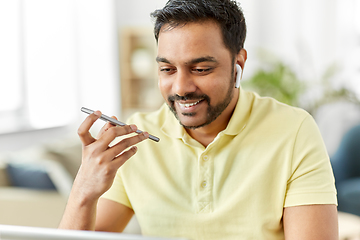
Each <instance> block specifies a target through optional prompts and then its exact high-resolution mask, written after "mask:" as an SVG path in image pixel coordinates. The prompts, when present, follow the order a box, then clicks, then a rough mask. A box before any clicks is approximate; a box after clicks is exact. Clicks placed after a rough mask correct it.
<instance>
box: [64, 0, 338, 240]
mask: <svg viewBox="0 0 360 240" xmlns="http://www.w3.org/2000/svg"><path fill="white" fill-rule="evenodd" d="M152 15H153V17H154V18H155V21H156V23H155V37H156V40H157V42H158V55H157V62H158V66H159V67H158V68H159V88H160V90H161V93H162V95H163V97H164V99H165V100H166V103H167V104H166V105H167V106H166V105H164V106H163V107H161V108H160V109H159V110H158V111H157V112H154V113H149V114H140V113H139V114H135V115H134V116H133V117H132V118H130V120H129V123H135V124H136V125H137V126H138V127H139V128H140V129H144V130H147V131H151V133H153V134H154V135H155V136H158V137H160V139H161V140H160V142H159V143H156V142H153V141H143V140H145V139H146V138H147V137H148V134H147V133H144V134H140V135H136V136H132V137H126V136H125V135H127V134H129V133H133V132H134V131H135V130H136V129H137V127H136V126H135V125H130V126H126V127H113V126H111V125H110V124H106V125H105V126H104V128H103V129H102V130H101V131H100V133H99V136H98V138H97V139H95V138H93V137H92V136H91V135H90V134H89V129H90V127H91V126H92V124H93V123H94V122H95V121H96V120H97V119H98V118H99V115H100V112H96V113H95V114H92V115H89V116H88V117H87V118H86V119H85V121H84V122H83V123H82V125H81V126H80V128H79V136H80V139H81V141H82V142H83V161H82V165H81V167H80V170H79V173H78V176H77V178H76V180H75V182H74V186H73V190H72V193H71V195H70V198H69V202H68V205H67V208H66V210H65V213H64V217H63V220H62V223H61V225H60V227H61V228H71V229H89V230H93V229H96V230H102V231H122V230H123V229H124V228H125V226H126V224H127V223H128V221H129V220H130V219H131V217H132V216H133V214H134V213H135V214H136V216H137V219H138V221H139V224H140V226H141V228H142V232H143V233H144V234H145V235H151V236H167V237H185V238H189V239H267V240H270V239H287V240H289V239H307V240H310V239H316V240H320V239H324V240H325V239H326V240H332V239H337V238H338V237H337V210H336V191H335V187H334V179H333V176H332V171H331V167H330V163H329V158H328V156H327V154H326V150H325V147H324V145H323V143H322V140H321V137H320V134H319V131H318V130H317V128H316V125H315V123H314V121H313V119H312V118H311V116H310V115H309V114H307V113H306V112H305V111H303V110H300V109H297V108H292V107H289V106H286V105H284V104H281V103H279V102H277V101H275V100H273V99H271V98H261V97H259V96H257V95H256V94H254V93H251V92H246V91H244V90H243V89H241V87H240V88H235V81H236V76H237V77H239V75H240V74H241V73H240V72H239V71H237V70H236V64H238V65H239V66H240V67H241V68H242V69H244V66H245V62H246V59H247V53H246V51H245V49H244V48H243V44H244V40H245V35H246V26H245V20H244V17H243V14H242V12H241V10H240V8H239V7H238V6H237V4H236V3H235V2H234V1H230V0H188V1H180V0H170V1H169V2H168V3H167V4H166V6H165V7H164V8H163V9H162V10H157V11H155V12H154V13H153V14H152ZM118 136H122V137H123V140H121V141H120V142H119V143H117V144H116V145H114V146H112V147H109V144H110V143H111V142H112V141H113V140H114V139H115V138H116V137H118ZM124 136H125V137H124ZM135 144H137V147H134V145H135ZM129 147H130V148H129ZM126 149H128V150H126ZM135 152H136V154H135ZM119 154H120V155H119ZM129 158H131V159H129ZM127 160H129V161H127ZM125 162H126V163H125ZM114 178H115V180H114ZM101 196H102V197H101Z"/></svg>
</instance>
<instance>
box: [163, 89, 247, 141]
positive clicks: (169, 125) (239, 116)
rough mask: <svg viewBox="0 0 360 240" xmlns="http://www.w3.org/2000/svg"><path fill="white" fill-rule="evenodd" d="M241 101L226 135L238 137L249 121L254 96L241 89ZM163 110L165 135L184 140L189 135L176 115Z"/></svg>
mask: <svg viewBox="0 0 360 240" xmlns="http://www.w3.org/2000/svg"><path fill="white" fill-rule="evenodd" d="M239 91H240V93H239V99H238V102H237V104H236V107H235V110H234V112H233V115H232V117H231V119H230V121H229V123H228V125H227V127H226V129H225V130H224V131H223V133H224V134H226V135H237V134H239V133H240V132H241V131H242V130H243V129H244V128H245V127H246V123H247V121H248V118H249V116H250V113H251V106H252V104H251V102H252V101H253V97H252V96H253V95H252V94H251V93H250V92H246V91H244V90H243V89H242V88H241V87H240V88H239ZM166 108H167V109H163V110H164V111H165V121H164V123H163V125H162V127H161V130H162V131H163V133H165V134H166V135H168V136H169V137H173V138H180V139H181V138H183V137H184V136H185V135H187V132H186V131H185V129H184V127H182V126H181V125H180V124H179V121H178V120H177V119H176V118H175V116H174V114H173V113H172V112H171V111H170V110H169V109H168V107H167V106H166Z"/></svg>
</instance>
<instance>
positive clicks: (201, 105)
mask: <svg viewBox="0 0 360 240" xmlns="http://www.w3.org/2000/svg"><path fill="white" fill-rule="evenodd" d="M164 29H165V30H164ZM157 62H158V65H159V68H158V71H159V88H160V91H161V94H162V96H163V97H164V99H165V100H166V102H167V104H168V105H169V107H170V109H171V110H172V111H173V113H174V114H175V116H176V117H177V119H178V120H179V122H180V123H181V124H182V125H183V126H184V127H186V128H192V129H194V128H198V127H202V126H206V125H209V124H211V123H213V122H214V120H215V119H217V118H218V117H219V116H221V115H222V114H223V113H224V111H225V110H226V109H227V108H228V106H229V103H230V102H231V101H232V100H233V95H234V92H235V85H234V84H235V77H234V63H233V61H232V57H231V54H230V51H229V50H228V49H227V48H226V47H225V45H224V43H223V39H222V33H221V29H220V28H219V26H218V25H217V24H216V23H214V22H212V21H206V22H200V23H188V24H186V25H184V26H182V25H180V26H178V27H176V28H173V29H167V26H164V27H163V28H162V31H161V32H160V35H159V39H158V56H157ZM231 111H232V109H231ZM225 112H226V111H225ZM227 112H228V111H227Z"/></svg>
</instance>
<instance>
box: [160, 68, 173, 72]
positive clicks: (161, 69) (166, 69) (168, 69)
mask: <svg viewBox="0 0 360 240" xmlns="http://www.w3.org/2000/svg"><path fill="white" fill-rule="evenodd" d="M171 71H172V69H171V68H160V72H166V73H167V72H171Z"/></svg>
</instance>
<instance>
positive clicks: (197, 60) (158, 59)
mask: <svg viewBox="0 0 360 240" xmlns="http://www.w3.org/2000/svg"><path fill="white" fill-rule="evenodd" d="M156 62H158V63H159V62H163V63H168V64H171V62H170V61H169V60H168V59H166V58H164V57H156ZM202 62H215V63H217V62H218V61H217V60H216V59H215V58H214V57H211V56H205V57H199V58H195V59H192V60H190V61H189V62H186V63H185V64H186V65H192V64H197V63H202Z"/></svg>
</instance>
